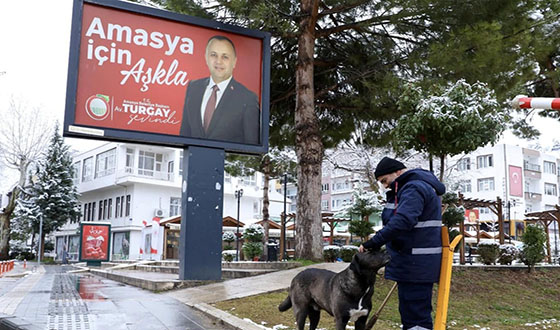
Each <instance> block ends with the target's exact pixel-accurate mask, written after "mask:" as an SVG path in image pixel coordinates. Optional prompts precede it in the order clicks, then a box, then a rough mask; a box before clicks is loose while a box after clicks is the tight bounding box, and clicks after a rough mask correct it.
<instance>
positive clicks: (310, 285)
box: [278, 251, 390, 330]
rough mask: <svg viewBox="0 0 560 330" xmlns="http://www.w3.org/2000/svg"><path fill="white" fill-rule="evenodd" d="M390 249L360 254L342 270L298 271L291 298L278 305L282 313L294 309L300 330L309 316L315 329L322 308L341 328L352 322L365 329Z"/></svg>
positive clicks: (388, 258) (292, 284)
mask: <svg viewBox="0 0 560 330" xmlns="http://www.w3.org/2000/svg"><path fill="white" fill-rule="evenodd" d="M389 260H390V257H389V255H388V254H387V253H386V252H384V251H383V252H380V251H374V252H363V253H357V254H355V255H354V258H352V262H351V263H350V266H348V268H346V269H345V270H343V271H341V272H340V273H335V272H331V271H329V270H324V269H317V268H310V269H306V270H304V271H302V272H301V273H299V274H297V275H296V277H294V279H293V280H292V283H291V284H290V290H289V295H288V297H287V298H286V299H285V300H284V301H283V302H282V303H281V304H280V305H279V306H278V309H279V310H280V311H281V312H284V311H287V310H288V309H290V307H293V308H294V315H295V317H296V322H297V325H298V329H299V330H303V328H304V326H305V320H306V318H307V316H309V321H310V326H309V329H310V330H315V329H316V328H317V324H318V323H319V318H320V317H321V309H324V310H325V311H327V313H329V314H330V315H332V316H334V319H335V322H336V329H337V330H344V329H346V324H347V323H348V322H349V321H353V322H355V324H354V325H355V327H356V330H363V329H364V328H365V325H366V321H367V316H368V314H369V311H370V310H371V297H372V295H373V285H374V284H375V274H376V273H377V271H378V270H379V269H380V268H381V267H383V266H385V265H386V264H387V263H389Z"/></svg>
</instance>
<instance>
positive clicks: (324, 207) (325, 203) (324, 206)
mask: <svg viewBox="0 0 560 330" xmlns="http://www.w3.org/2000/svg"><path fill="white" fill-rule="evenodd" d="M328 209H329V201H328V200H326V199H323V200H322V201H321V211H328Z"/></svg>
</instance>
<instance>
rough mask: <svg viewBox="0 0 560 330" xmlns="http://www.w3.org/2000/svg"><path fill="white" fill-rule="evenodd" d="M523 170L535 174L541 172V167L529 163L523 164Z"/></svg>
mask: <svg viewBox="0 0 560 330" xmlns="http://www.w3.org/2000/svg"><path fill="white" fill-rule="evenodd" d="M523 168H524V169H526V170H528V171H533V172H540V171H541V166H540V165H538V164H532V163H529V162H524V163H523Z"/></svg>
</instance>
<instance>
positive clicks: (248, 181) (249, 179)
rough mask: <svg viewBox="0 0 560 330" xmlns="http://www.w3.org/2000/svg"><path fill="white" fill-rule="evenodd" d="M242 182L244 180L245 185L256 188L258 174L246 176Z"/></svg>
mask: <svg viewBox="0 0 560 330" xmlns="http://www.w3.org/2000/svg"><path fill="white" fill-rule="evenodd" d="M242 180H243V184H245V185H248V186H256V185H257V173H253V174H251V175H248V176H244V177H243V178H242Z"/></svg>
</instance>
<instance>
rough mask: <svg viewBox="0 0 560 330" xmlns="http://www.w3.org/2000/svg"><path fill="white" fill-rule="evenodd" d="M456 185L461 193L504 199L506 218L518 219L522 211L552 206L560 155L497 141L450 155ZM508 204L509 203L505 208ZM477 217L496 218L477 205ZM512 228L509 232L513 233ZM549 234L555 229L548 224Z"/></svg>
mask: <svg viewBox="0 0 560 330" xmlns="http://www.w3.org/2000/svg"><path fill="white" fill-rule="evenodd" d="M455 162H456V166H455V168H454V173H453V174H452V177H455V181H456V185H458V187H459V188H458V190H460V191H461V192H462V193H463V194H464V196H465V197H467V198H474V199H484V200H496V197H500V198H501V199H502V201H503V202H504V213H505V217H504V218H505V219H506V221H507V220H509V219H511V220H515V221H521V220H523V219H524V214H525V213H528V212H538V211H544V210H550V209H554V205H557V204H560V202H559V197H558V196H559V195H558V186H559V178H560V177H559V174H560V159H559V158H557V157H556V156H554V155H552V154H544V153H541V152H539V151H537V150H532V149H527V148H522V147H518V146H512V145H506V144H499V145H495V146H487V147H483V148H479V149H477V150H476V151H474V152H472V153H470V154H467V155H461V156H456V157H453V158H452V160H451V164H453V163H455ZM508 205H509V206H510V208H509V210H508ZM479 212H480V220H496V219H497V217H496V215H494V214H493V213H492V212H491V211H490V210H489V209H487V208H481V209H480V210H479ZM514 230H515V228H513V227H512V228H511V230H510V233H511V234H512V235H515V231H514ZM550 230H551V235H553V234H552V233H554V231H557V230H558V229H557V228H555V226H554V225H552V226H551V228H550Z"/></svg>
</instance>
